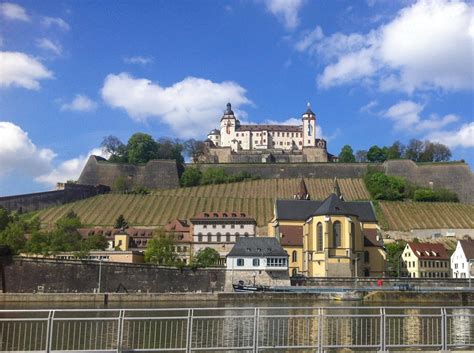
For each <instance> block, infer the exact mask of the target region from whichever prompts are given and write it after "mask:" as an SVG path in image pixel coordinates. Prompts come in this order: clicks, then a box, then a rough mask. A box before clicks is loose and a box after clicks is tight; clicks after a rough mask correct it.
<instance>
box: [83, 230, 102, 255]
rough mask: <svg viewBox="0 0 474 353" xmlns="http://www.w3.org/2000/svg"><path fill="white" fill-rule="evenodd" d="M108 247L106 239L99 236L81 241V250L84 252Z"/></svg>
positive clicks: (92, 236)
mask: <svg viewBox="0 0 474 353" xmlns="http://www.w3.org/2000/svg"><path fill="white" fill-rule="evenodd" d="M108 246H109V242H108V241H107V239H106V238H105V237H104V236H103V235H100V234H94V235H91V236H89V237H87V239H85V240H83V241H82V244H81V249H82V250H85V251H89V250H105V249H107V248H108Z"/></svg>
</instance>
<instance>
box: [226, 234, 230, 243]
mask: <svg viewBox="0 0 474 353" xmlns="http://www.w3.org/2000/svg"><path fill="white" fill-rule="evenodd" d="M225 241H226V242H227V243H230V235H229V234H227V235H226V236H225Z"/></svg>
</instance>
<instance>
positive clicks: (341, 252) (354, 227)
mask: <svg viewBox="0 0 474 353" xmlns="http://www.w3.org/2000/svg"><path fill="white" fill-rule="evenodd" d="M268 232H269V235H270V236H275V237H276V238H278V239H279V241H280V244H281V245H282V246H283V248H284V249H285V250H286V251H287V252H288V255H289V261H288V267H289V271H290V275H295V274H302V275H305V276H307V277H362V276H363V277H383V276H384V275H385V259H386V254H385V251H384V249H383V243H382V238H381V236H380V234H379V230H378V222H377V217H376V215H375V211H374V208H373V206H372V204H371V202H367V201H345V200H344V197H343V196H342V193H341V190H340V188H339V184H338V182H337V179H335V181H334V191H333V193H331V195H329V196H328V197H327V198H326V199H325V200H323V201H313V200H311V199H310V195H309V193H308V191H307V189H306V185H305V183H304V180H303V179H302V180H301V185H300V190H299V191H298V192H297V193H296V194H295V196H294V199H293V200H276V202H275V210H274V217H273V219H272V220H271V221H270V223H269V224H268Z"/></svg>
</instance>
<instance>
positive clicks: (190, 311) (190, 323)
mask: <svg viewBox="0 0 474 353" xmlns="http://www.w3.org/2000/svg"><path fill="white" fill-rule="evenodd" d="M193 314H194V309H188V322H187V328H186V330H187V331H186V337H187V339H186V352H187V353H191V349H192V339H193Z"/></svg>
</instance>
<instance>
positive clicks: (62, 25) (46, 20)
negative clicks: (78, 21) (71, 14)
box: [41, 17, 71, 31]
mask: <svg viewBox="0 0 474 353" xmlns="http://www.w3.org/2000/svg"><path fill="white" fill-rule="evenodd" d="M41 23H42V24H43V26H46V27H52V26H56V27H58V28H59V29H61V30H63V31H69V30H70V29H71V27H70V26H69V24H68V23H67V22H66V21H64V20H63V19H62V18H60V17H43V20H42V21H41Z"/></svg>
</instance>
